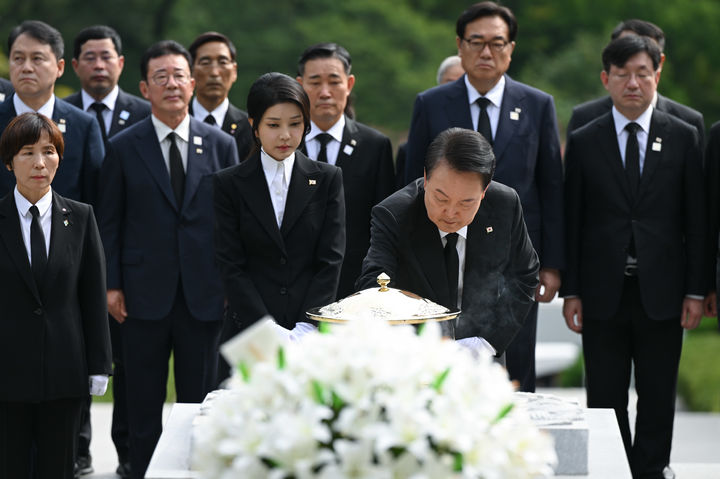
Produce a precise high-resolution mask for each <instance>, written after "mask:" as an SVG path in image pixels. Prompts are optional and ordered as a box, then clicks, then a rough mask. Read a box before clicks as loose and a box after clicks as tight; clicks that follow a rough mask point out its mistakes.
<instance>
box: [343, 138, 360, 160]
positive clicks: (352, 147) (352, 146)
mask: <svg viewBox="0 0 720 479" xmlns="http://www.w3.org/2000/svg"><path fill="white" fill-rule="evenodd" d="M355 146H357V140H355V138H353V139H352V140H350V144H348V145H345V147H344V148H343V153H345V154H346V155H347V156H350V155H352V154H353V151H355Z"/></svg>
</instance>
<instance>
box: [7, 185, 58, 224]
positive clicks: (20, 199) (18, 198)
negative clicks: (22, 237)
mask: <svg viewBox="0 0 720 479" xmlns="http://www.w3.org/2000/svg"><path fill="white" fill-rule="evenodd" d="M14 195H15V206H17V210H18V211H19V212H20V214H21V215H22V216H27V215H28V211H29V210H30V207H31V206H32V205H33V204H32V203H30V201H28V199H27V198H25V197H24V196H23V195H22V194H21V193H20V192H19V191H18V189H17V185H15V191H14ZM50 205H52V188H50V190H49V191H48V192H47V193H45V194H44V195H43V197H42V198H40V199H39V200H38V202H37V203H35V206H37V209H38V211H39V212H40V216H44V215H45V213H47V210H48V209H50Z"/></svg>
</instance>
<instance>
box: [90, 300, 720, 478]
mask: <svg viewBox="0 0 720 479" xmlns="http://www.w3.org/2000/svg"><path fill="white" fill-rule="evenodd" d="M560 308H561V302H559V301H557V300H556V302H554V303H551V304H550V305H541V311H540V317H539V321H538V341H554V342H556V341H568V342H573V343H576V344H579V342H580V337H579V336H578V335H577V334H575V333H573V332H572V331H570V330H568V329H567V327H566V326H565V322H564V320H563V319H562V316H561V314H560ZM538 392H542V393H548V394H555V395H559V396H563V397H569V398H574V399H576V400H577V401H578V402H579V403H580V404H584V403H585V391H584V390H583V389H542V390H539V391H538ZM631 397H632V398H633V399H632V401H631V402H633V404H631V407H630V414H631V423H633V422H634V414H635V411H634V407H635V406H634V399H635V397H634V395H632V396H631ZM683 409H684V408H683V406H682V404H678V412H677V413H676V416H675V431H674V436H673V450H672V456H671V466H672V468H673V470H674V471H675V473H676V475H677V477H678V478H679V479H718V478H720V414H705V413H692V412H687V411H684V410H683ZM165 412H166V414H167V412H169V408H168V407H166V411H165ZM111 417H112V405H110V404H108V403H93V406H92V424H93V441H92V443H91V453H92V456H93V464H94V467H95V473H94V474H91V475H89V476H85V477H86V478H88V479H110V478H115V477H117V476H116V475H115V474H114V472H115V468H116V467H117V457H116V455H115V449H114V446H113V444H112V441H111V440H110V420H111Z"/></svg>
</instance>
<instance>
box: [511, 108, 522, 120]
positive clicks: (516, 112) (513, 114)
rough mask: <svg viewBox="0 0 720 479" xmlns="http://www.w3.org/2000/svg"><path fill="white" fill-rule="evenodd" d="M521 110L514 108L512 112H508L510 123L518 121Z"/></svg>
mask: <svg viewBox="0 0 720 479" xmlns="http://www.w3.org/2000/svg"><path fill="white" fill-rule="evenodd" d="M521 111H522V110H521V109H520V108H515V109H514V110H513V111H511V112H510V119H511V120H512V121H518V120H519V119H520V112H521Z"/></svg>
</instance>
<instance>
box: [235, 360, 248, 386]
mask: <svg viewBox="0 0 720 479" xmlns="http://www.w3.org/2000/svg"><path fill="white" fill-rule="evenodd" d="M237 368H238V371H240V375H241V376H242V378H243V381H245V382H246V383H249V382H250V368H248V365H247V363H246V362H245V361H240V362H239V363H238V366H237Z"/></svg>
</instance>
